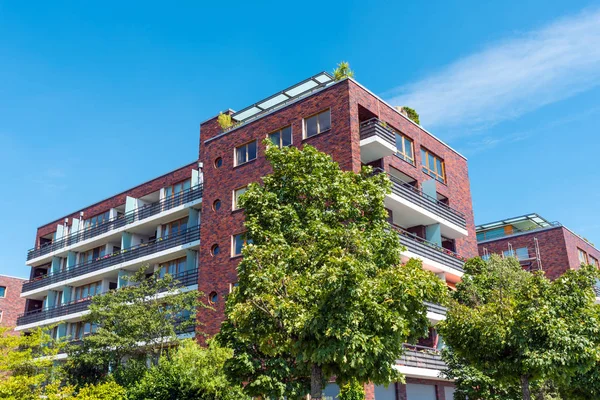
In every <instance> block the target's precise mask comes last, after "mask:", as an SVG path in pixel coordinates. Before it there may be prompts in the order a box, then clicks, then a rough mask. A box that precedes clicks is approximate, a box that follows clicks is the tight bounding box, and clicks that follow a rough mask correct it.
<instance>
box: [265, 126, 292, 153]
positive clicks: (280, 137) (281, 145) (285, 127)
mask: <svg viewBox="0 0 600 400" xmlns="http://www.w3.org/2000/svg"><path fill="white" fill-rule="evenodd" d="M287 128H290V144H288V145H285V146H284V145H283V142H282V137H283V136H282V135H283V130H284V129H287ZM277 133H278V134H279V143H278V144H277V146H278V147H279V148H280V149H281V148H283V147H288V146H291V145H293V144H294V130H293V129H292V125H286V126H284V127H283V128H280V129H277V130H276V131H273V132H271V133H269V134H268V135H267V138H268V139H269V140H270V141H271V143H273V140H272V139H271V135H275V134H277ZM273 144H275V143H273Z"/></svg>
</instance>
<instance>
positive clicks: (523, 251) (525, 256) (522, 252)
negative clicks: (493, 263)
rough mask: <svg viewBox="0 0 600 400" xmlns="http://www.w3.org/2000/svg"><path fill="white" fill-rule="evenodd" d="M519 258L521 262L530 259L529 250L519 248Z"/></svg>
mask: <svg viewBox="0 0 600 400" xmlns="http://www.w3.org/2000/svg"><path fill="white" fill-rule="evenodd" d="M517 258H518V259H519V260H521V261H523V260H527V259H529V249H528V248H527V247H519V248H518V249H517Z"/></svg>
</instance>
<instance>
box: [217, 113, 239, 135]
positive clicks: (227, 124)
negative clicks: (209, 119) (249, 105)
mask: <svg viewBox="0 0 600 400" xmlns="http://www.w3.org/2000/svg"><path fill="white" fill-rule="evenodd" d="M217 122H218V123H219V126H220V127H221V129H223V130H224V131H226V130H227V129H229V128H231V127H232V126H234V125H235V122H234V121H233V120H232V119H231V115H229V114H223V113H219V116H218V117H217Z"/></svg>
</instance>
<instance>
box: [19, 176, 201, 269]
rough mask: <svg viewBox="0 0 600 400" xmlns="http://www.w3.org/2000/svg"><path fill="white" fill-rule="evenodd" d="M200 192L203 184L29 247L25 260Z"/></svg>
mask: <svg viewBox="0 0 600 400" xmlns="http://www.w3.org/2000/svg"><path fill="white" fill-rule="evenodd" d="M202 192H203V185H202V184H199V185H196V186H194V187H192V188H189V189H186V190H184V191H182V192H180V193H178V194H176V195H174V196H173V197H170V198H167V199H163V200H161V201H158V202H156V203H152V204H146V205H144V206H142V207H138V208H136V209H135V210H131V211H129V212H128V213H126V214H123V215H120V216H118V217H115V218H111V219H109V220H108V221H105V222H103V223H102V224H100V225H96V226H93V227H89V228H85V229H82V230H80V231H77V232H73V233H71V234H70V235H68V236H65V237H63V238H61V239H58V240H55V241H53V242H51V243H46V244H43V245H41V246H38V247H36V248H34V249H30V250H29V251H28V252H27V260H28V261H29V260H31V259H34V258H37V257H40V256H43V255H45V254H48V253H52V252H53V251H55V250H59V249H62V248H64V247H67V246H70V245H73V244H75V243H78V242H81V241H83V240H87V239H90V238H93V237H95V236H98V235H101V234H103V233H106V232H109V231H112V230H115V229H118V228H121V227H123V226H125V225H127V224H131V223H133V222H136V221H141V220H143V219H145V218H148V217H151V216H153V215H156V214H158V213H161V212H163V211H167V210H170V209H172V208H175V207H177V206H180V205H182V204H185V203H189V202H191V201H194V200H197V199H199V198H201V197H202Z"/></svg>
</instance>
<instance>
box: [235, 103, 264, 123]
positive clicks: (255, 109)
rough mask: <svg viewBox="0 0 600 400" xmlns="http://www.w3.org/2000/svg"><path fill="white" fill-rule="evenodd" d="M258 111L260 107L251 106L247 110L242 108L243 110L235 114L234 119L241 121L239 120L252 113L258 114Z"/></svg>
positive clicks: (248, 116)
mask: <svg viewBox="0 0 600 400" xmlns="http://www.w3.org/2000/svg"><path fill="white" fill-rule="evenodd" d="M260 111H261V110H260V108H258V107H254V106H253V107H252V108H249V109H247V110H243V111H241V112H239V113H237V114H235V119H236V120H238V121H241V120H244V119H247V118H250V117H252V116H253V115H256V114H258V113H259V112H260Z"/></svg>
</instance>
